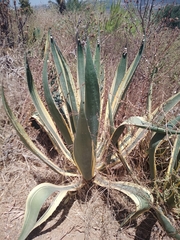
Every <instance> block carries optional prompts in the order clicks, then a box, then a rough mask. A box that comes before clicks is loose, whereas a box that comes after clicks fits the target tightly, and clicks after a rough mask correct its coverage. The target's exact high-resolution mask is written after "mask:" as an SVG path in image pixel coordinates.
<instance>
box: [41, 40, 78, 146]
mask: <svg viewBox="0 0 180 240" xmlns="http://www.w3.org/2000/svg"><path fill="white" fill-rule="evenodd" d="M48 46H49V38H47V42H46V48H45V59H44V66H43V86H44V96H45V99H46V102H47V106H48V108H49V111H50V113H51V116H52V118H53V120H54V122H55V123H56V125H57V127H58V129H59V130H60V132H61V134H62V136H63V138H64V139H65V141H66V143H67V144H68V145H69V146H70V145H72V144H73V137H74V136H73V135H72V134H71V131H70V129H69V126H68V125H67V123H66V121H65V119H64V117H63V116H62V114H61V113H60V112H59V110H58V109H57V107H56V104H55V103H54V100H53V98H52V95H51V92H50V89H49V85H48V75H47V60H48Z"/></svg>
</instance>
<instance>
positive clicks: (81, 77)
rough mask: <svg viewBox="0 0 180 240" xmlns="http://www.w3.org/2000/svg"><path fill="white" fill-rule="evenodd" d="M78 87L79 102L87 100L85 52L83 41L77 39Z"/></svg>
mask: <svg viewBox="0 0 180 240" xmlns="http://www.w3.org/2000/svg"><path fill="white" fill-rule="evenodd" d="M77 88H78V92H79V102H80V101H82V102H83V103H84V102H85V67H84V52H83V47H82V45H81V41H80V40H77Z"/></svg>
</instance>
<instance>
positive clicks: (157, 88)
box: [0, 9, 180, 240]
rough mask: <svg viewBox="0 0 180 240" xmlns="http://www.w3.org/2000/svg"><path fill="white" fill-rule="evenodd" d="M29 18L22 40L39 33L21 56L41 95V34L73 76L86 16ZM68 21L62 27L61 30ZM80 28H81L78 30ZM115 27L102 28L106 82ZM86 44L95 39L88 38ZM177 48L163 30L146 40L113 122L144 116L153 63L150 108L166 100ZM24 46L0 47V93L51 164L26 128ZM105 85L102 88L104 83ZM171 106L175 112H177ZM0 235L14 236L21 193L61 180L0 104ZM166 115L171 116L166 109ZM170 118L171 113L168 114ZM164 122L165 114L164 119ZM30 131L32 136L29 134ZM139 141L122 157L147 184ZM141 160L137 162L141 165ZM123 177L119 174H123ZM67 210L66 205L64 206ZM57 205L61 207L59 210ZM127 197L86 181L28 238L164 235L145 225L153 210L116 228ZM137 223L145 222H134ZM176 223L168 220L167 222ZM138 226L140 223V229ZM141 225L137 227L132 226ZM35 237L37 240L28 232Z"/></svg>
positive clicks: (118, 45)
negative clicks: (48, 35)
mask: <svg viewBox="0 0 180 240" xmlns="http://www.w3.org/2000/svg"><path fill="white" fill-rule="evenodd" d="M38 11H40V12H38V14H37V13H36V12H35V13H34V14H35V15H33V16H32V17H31V18H30V19H29V23H28V24H29V34H30V36H29V39H30V40H31V36H32V35H31V34H32V30H33V28H34V27H38V28H40V30H41V36H40V38H39V39H38V40H37V41H36V42H35V43H32V42H31V41H29V42H28V51H29V52H28V56H29V59H30V66H31V69H32V73H33V76H34V79H35V81H36V84H37V86H38V90H39V92H40V93H41V95H43V93H42V86H41V77H42V72H41V71H42V51H43V48H44V40H43V35H44V33H46V32H47V31H48V29H49V28H51V32H52V34H53V36H54V39H55V40H56V42H57V44H58V46H59V47H60V49H62V51H63V54H64V55H65V57H66V58H67V59H68V62H69V65H70V68H71V69H73V75H74V76H75V77H76V67H75V66H76V51H75V41H74V40H75V37H74V36H75V33H76V27H77V26H78V23H79V20H81V21H82V22H81V24H80V26H79V29H80V30H81V33H82V35H84V36H85V35H86V34H87V31H86V30H87V29H86V28H85V27H87V20H86V19H85V17H86V15H85V14H84V13H81V15H79V14H78V13H75V14H69V15H68V14H67V15H59V14H58V13H57V12H56V11H54V12H52V11H48V10H44V9H41V10H38ZM88 17H89V19H90V17H94V18H95V20H97V19H96V18H97V14H96V12H95V11H93V14H92V15H91V14H90V12H89V15H88ZM67 26H68V27H67ZM84 26H85V27H84ZM96 27H97V26H96V24H94V23H93V24H92V26H90V27H89V28H88V34H91V33H93V34H94V35H95V36H96V35H97V31H96V30H97V29H96ZM119 33H120V29H119V30H118V31H117V32H116V33H114V34H106V33H105V32H102V35H101V41H102V61H103V64H104V66H105V72H106V78H107V79H106V80H107V83H108V81H111V79H112V78H113V76H114V71H115V66H117V63H118V60H119V58H120V55H121V53H122V51H123V48H124V46H125V44H126V40H125V38H124V35H123V34H122V35H120V34H119ZM141 37H142V36H139V39H134V38H133V36H129V39H128V49H129V52H130V56H129V62H131V61H132V59H133V57H134V55H135V53H136V51H137V49H138V47H139V46H138V45H139V40H140V39H141ZM91 41H92V44H94V43H95V38H94V37H93V36H92V37H91ZM179 49H180V41H179V32H178V30H177V31H172V30H169V29H166V30H162V31H159V32H157V31H154V32H153V33H151V35H149V36H148V39H147V48H146V52H145V54H144V56H143V59H142V61H141V65H140V67H139V68H138V71H137V73H136V75H135V76H134V80H133V83H132V85H131V87H130V90H129V92H128V93H127V96H126V98H125V100H124V102H123V103H122V109H123V112H120V113H119V115H118V118H117V119H116V122H117V123H118V124H119V123H120V122H121V121H122V119H124V118H127V117H129V116H132V115H140V116H143V115H144V114H145V113H146V97H147V94H148V89H149V85H150V81H151V79H150V74H151V72H152V69H153V68H154V66H157V67H158V70H159V71H158V72H157V74H156V76H155V78H154V80H153V81H154V87H153V89H154V92H153V99H154V101H153V109H154V108H155V107H156V106H157V105H159V104H160V103H162V102H163V101H164V100H166V99H167V98H168V97H170V96H171V95H173V94H174V93H175V92H178V91H179V87H180V79H179V76H180V74H179V71H180V66H179V65H180V59H179V58H180V54H177V52H178V51H179ZM25 51H27V50H26V47H24V48H22V47H21V46H19V47H17V48H16V49H6V51H5V49H2V50H1V52H0V73H1V75H0V81H1V82H0V84H1V83H2V81H3V82H4V85H5V92H6V96H8V102H9V103H10V105H11V108H12V109H13V111H14V113H15V115H16V116H17V117H18V119H19V120H20V122H21V123H22V125H23V126H24V127H25V128H26V130H27V131H28V132H30V133H31V136H32V138H33V140H34V141H35V142H36V143H37V144H38V145H39V147H41V149H42V150H43V151H44V152H45V153H46V154H49V156H50V157H51V158H52V159H53V160H54V161H55V162H58V161H60V160H61V159H59V158H60V157H59V156H57V155H56V153H55V152H53V151H50V150H49V149H47V145H46V144H44V143H42V141H39V140H38V137H37V135H39V136H40V137H42V135H41V133H40V131H39V130H33V131H32V127H31V126H30V121H29V119H30V117H31V115H32V113H33V112H34V107H33V105H32V103H31V100H30V96H29V95H28V94H27V92H28V90H27V86H26V80H25V72H24V53H25ZM107 87H108V85H107ZM178 109H179V106H178V107H177V108H176V110H175V112H174V113H173V114H175V113H177V112H178ZM0 111H1V115H0V156H1V158H0V170H1V176H0V189H1V195H0V203H1V208H0V214H1V216H2V217H1V220H0V239H15V238H17V236H18V233H19V231H20V228H21V226H22V221H23V215H24V206H25V200H26V198H27V195H28V193H29V191H30V190H31V189H32V188H33V187H34V186H35V185H37V184H39V183H41V182H44V181H47V182H52V183H56V184H58V183H59V184H60V183H61V182H62V181H64V179H63V178H61V177H60V176H58V175H57V174H54V173H53V172H52V171H51V170H49V169H48V168H47V167H46V166H44V164H42V163H41V162H39V160H38V159H36V157H34V156H33V155H32V154H31V153H30V152H29V151H28V150H26V149H25V148H24V146H23V145H22V143H21V142H20V140H19V138H18V137H17V136H16V133H15V131H14V130H13V129H12V126H11V125H10V123H9V120H8V119H7V117H6V115H5V112H4V110H3V107H2V103H1V102H0ZM171 114H172V113H171ZM171 118H172V116H171ZM167 119H168V116H167ZM36 133H37V135H36ZM145 147H147V142H146V141H144V142H143V143H141V145H140V146H139V147H138V148H137V149H136V150H135V151H134V152H133V153H132V154H131V156H129V158H130V162H131V164H132V166H133V168H134V169H135V174H136V175H137V177H138V178H139V179H141V181H142V182H143V185H148V165H147V159H146V157H145V156H146V149H144V148H145ZM142 163H143V167H142ZM120 174H121V178H123V180H127V178H129V177H128V176H126V173H125V172H124V171H123V172H122V171H121V168H120V169H115V170H113V171H112V172H111V177H112V178H114V179H115V178H119V175H120ZM123 174H124V175H123ZM69 207H70V210H69ZM63 209H64V210H63ZM132 209H133V206H132V203H131V201H130V200H129V199H128V198H126V197H125V196H123V195H121V194H117V192H116V191H112V190H109V191H107V190H105V189H101V188H96V187H94V186H90V188H89V189H88V190H87V189H84V190H82V191H81V192H78V193H77V194H75V195H70V196H69V197H68V199H66V200H65V201H64V202H63V203H62V204H61V205H60V207H59V208H58V209H57V211H56V213H55V214H54V215H53V217H52V218H51V220H50V221H48V222H47V223H46V224H45V226H43V227H44V228H43V231H42V232H41V233H40V230H41V228H40V229H38V230H37V231H36V232H34V233H33V234H32V235H31V238H29V239H39V240H41V239H45V238H46V239H53V240H54V239H58V240H59V239H64V240H68V239H71V240H72V239H74V240H75V239H103V240H106V239H107V240H109V239H113V240H115V239H123V240H126V239H127V240H128V239H136V240H138V239H139V240H140V239H145V238H143V237H144V236H145V235H143V234H144V232H146V234H147V237H149V238H147V239H169V238H168V237H167V235H166V234H165V233H164V232H163V231H162V229H161V227H160V226H159V225H158V224H154V227H153V229H151V226H150V223H151V222H153V221H154V218H153V213H152V214H151V215H149V216H150V219H151V221H149V222H145V217H147V215H145V216H144V217H143V216H142V217H141V218H140V219H138V220H137V222H136V221H135V222H133V223H132V224H130V225H129V226H127V227H126V228H124V229H123V230H120V229H119V222H121V221H122V220H123V219H124V217H125V216H126V215H127V213H128V210H132ZM143 222H145V225H143V224H142V223H143ZM175 224H176V223H175ZM141 225H142V227H141ZM140 227H141V228H140ZM36 235H37V237H36Z"/></svg>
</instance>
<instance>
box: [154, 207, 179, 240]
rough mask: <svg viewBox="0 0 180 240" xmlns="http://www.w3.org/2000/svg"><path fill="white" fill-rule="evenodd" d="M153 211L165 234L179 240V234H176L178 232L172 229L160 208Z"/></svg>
mask: <svg viewBox="0 0 180 240" xmlns="http://www.w3.org/2000/svg"><path fill="white" fill-rule="evenodd" d="M154 210H155V212H156V216H157V218H158V220H159V222H160V224H161V226H162V227H163V229H164V230H165V231H166V232H167V234H168V235H169V236H170V237H172V238H174V239H178V240H180V233H178V231H177V230H176V229H175V228H174V227H173V225H172V224H171V222H170V221H169V219H168V218H167V217H166V216H165V215H164V213H163V211H162V210H161V208H160V207H157V208H154Z"/></svg>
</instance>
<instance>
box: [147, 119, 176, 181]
mask: <svg viewBox="0 0 180 240" xmlns="http://www.w3.org/2000/svg"><path fill="white" fill-rule="evenodd" d="M179 120H180V116H178V117H176V118H175V119H173V120H171V121H170V122H168V123H167V126H166V127H167V129H170V130H171V129H173V128H174V127H175V126H176V125H177V123H178V121H179ZM168 131H169V130H167V132H165V133H156V134H155V135H154V136H153V137H152V139H151V141H150V143H149V165H150V175H151V179H152V180H154V179H155V178H156V151H157V149H158V147H159V145H160V144H161V142H162V140H163V139H164V137H165V136H166V135H167V134H168ZM174 131H175V130H174ZM179 146H180V135H176V138H175V142H174V146H173V150H172V153H171V158H170V161H169V166H168V170H167V174H166V178H168V176H169V175H170V174H171V173H172V171H173V169H174V167H175V164H176V163H177V156H178V154H179V151H180V149H179Z"/></svg>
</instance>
